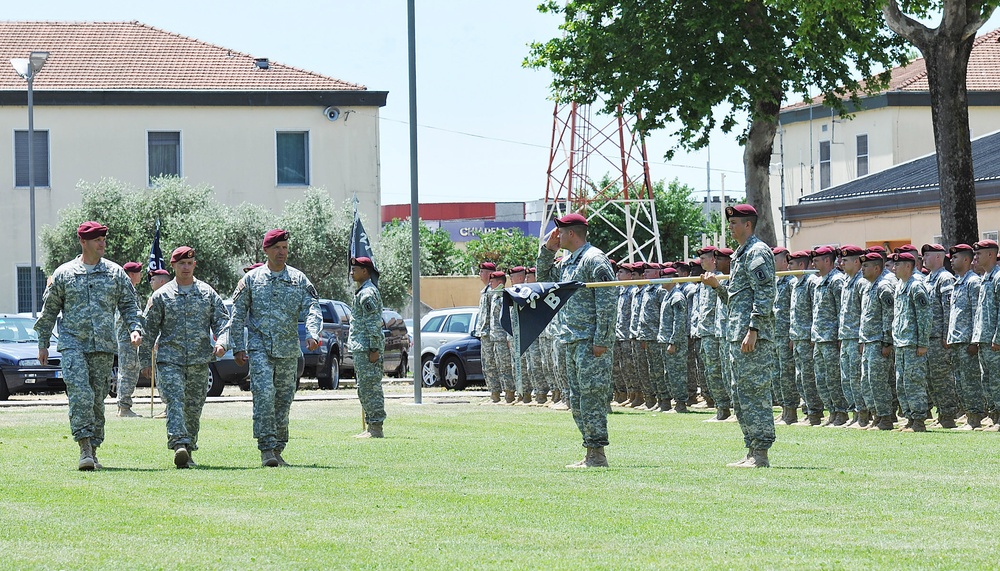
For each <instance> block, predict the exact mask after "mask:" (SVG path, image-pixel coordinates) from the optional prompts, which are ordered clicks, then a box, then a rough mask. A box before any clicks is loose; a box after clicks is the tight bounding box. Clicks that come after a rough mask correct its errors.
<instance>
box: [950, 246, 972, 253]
mask: <svg viewBox="0 0 1000 571" xmlns="http://www.w3.org/2000/svg"><path fill="white" fill-rule="evenodd" d="M971 251H972V246H970V245H968V244H955V245H954V246H952V247H951V248H949V249H948V252H950V253H951V255H952V256H954V255H955V254H957V253H959V252H971Z"/></svg>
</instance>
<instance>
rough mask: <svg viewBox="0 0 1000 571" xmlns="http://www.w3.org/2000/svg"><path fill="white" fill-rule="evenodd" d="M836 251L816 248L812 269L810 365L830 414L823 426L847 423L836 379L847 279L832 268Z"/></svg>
mask: <svg viewBox="0 0 1000 571" xmlns="http://www.w3.org/2000/svg"><path fill="white" fill-rule="evenodd" d="M836 259H837V251H836V250H834V249H833V248H831V247H829V246H821V247H819V248H816V250H815V251H814V253H813V265H814V266H816V269H817V270H819V283H817V284H816V292H815V294H814V297H813V328H812V341H813V361H814V362H815V366H816V387H817V388H818V389H819V394H820V397H821V398H822V399H823V404H824V405H826V408H827V409H828V410H829V411H830V416H829V418H827V419H826V422H825V423H824V424H823V426H830V425H833V426H841V425H843V424H846V423H847V398H846V397H845V396H844V389H843V387H842V385H841V378H840V340H839V337H838V333H839V330H840V312H841V307H840V303H841V292H842V291H843V290H844V283H845V282H846V281H847V278H846V277H845V276H844V272H842V271H840V270H838V269H837V268H836Z"/></svg>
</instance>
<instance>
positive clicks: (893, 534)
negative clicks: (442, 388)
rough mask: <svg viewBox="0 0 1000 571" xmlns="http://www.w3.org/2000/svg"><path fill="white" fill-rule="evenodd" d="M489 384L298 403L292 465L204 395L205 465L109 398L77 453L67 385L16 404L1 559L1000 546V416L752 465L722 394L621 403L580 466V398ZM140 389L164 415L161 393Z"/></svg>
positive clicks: (297, 563) (449, 563) (693, 558)
mask: <svg viewBox="0 0 1000 571" xmlns="http://www.w3.org/2000/svg"><path fill="white" fill-rule="evenodd" d="M410 390H412V389H410V388H409V387H395V388H390V389H389V392H390V393H393V391H395V394H396V395H397V396H400V397H404V395H406V394H408V393H409V391H410ZM304 393H312V394H314V395H322V394H331V393H329V392H323V393H321V392H320V391H303V392H302V393H300V395H302V394H304ZM351 394H353V391H347V390H341V391H336V395H337V396H340V397H347V396H350V395H351ZM477 394H482V393H449V394H447V395H446V394H445V393H442V392H438V391H437V390H436V389H430V390H427V391H425V404H423V405H422V406H413V405H412V404H409V403H411V402H412V399H410V398H408V397H407V398H391V399H388V400H387V403H386V406H387V411H388V414H389V419H388V420H387V421H386V424H385V431H386V435H387V438H386V439H384V440H357V439H354V438H352V437H351V436H352V435H353V434H355V433H357V432H359V431H360V428H361V424H360V418H359V406H358V402H357V400H351V399H341V400H303V401H301V402H296V403H295V404H294V405H293V407H292V420H291V442H290V443H289V445H288V448H287V449H286V451H285V454H284V456H285V459H286V460H288V461H289V462H290V463H291V464H293V465H292V466H291V467H288V468H262V467H261V466H260V456H259V454H258V452H257V450H256V446H255V442H254V440H253V439H252V437H251V419H250V411H251V408H250V403H249V402H246V401H238V402H215V401H213V402H209V403H208V404H207V405H206V408H205V413H204V417H203V421H202V431H201V436H200V446H201V449H200V450H199V451H197V452H195V453H194V459H195V460H196V461H197V462H198V463H199V467H198V468H196V469H192V470H177V469H175V468H174V467H173V464H172V461H171V459H172V456H171V453H170V452H169V451H168V450H167V449H166V435H165V428H164V421H162V420H154V419H150V418H140V419H122V418H117V417H113V416H109V418H108V424H107V432H108V436H107V440H106V442H105V444H104V446H102V447H101V449H100V454H99V456H100V459H101V461H102V463H103V464H104V465H105V469H104V470H102V471H97V472H79V471H77V470H76V461H77V447H76V445H75V444H74V443H73V442H72V440H71V439H70V436H69V433H68V432H69V431H68V424H69V423H68V420H67V418H66V408H65V406H31V407H5V408H2V409H0V483H2V484H0V489H2V493H0V514H2V515H0V567H2V568H4V569H85V568H89V569H424V570H426V569H572V570H578V569H653V568H664V569H963V570H969V569H995V568H996V567H997V564H998V561H1000V541H998V540H997V536H996V524H995V519H996V518H995V512H996V507H997V506H998V505H1000V475H998V472H1000V471H998V465H1000V458H998V455H997V453H996V451H997V449H998V446H1000V434H998V433H990V432H986V433H983V432H956V431H947V430H942V429H935V430H932V431H930V432H928V433H926V434H901V433H896V432H873V431H859V430H851V429H832V428H807V427H797V426H796V427H785V426H779V427H778V429H777V431H778V441H777V443H776V444H775V446H774V448H773V449H772V453H771V462H772V465H773V468H771V469H761V470H741V469H731V468H726V467H725V464H726V463H727V462H731V461H733V460H736V459H738V458H740V457H741V456H742V455H743V453H744V450H743V448H742V438H741V436H740V429H739V425H738V424H735V423H704V422H702V421H703V420H705V419H707V418H709V417H710V415H709V413H707V412H700V413H694V414H688V415H674V414H669V415H668V414H654V413H649V412H645V413H639V412H632V411H628V412H616V413H615V414H612V415H611V416H610V417H609V424H610V433H611V439H612V443H611V446H609V447H608V449H607V452H608V459H609V461H610V462H611V468H610V469H589V470H587V469H585V470H570V469H566V468H564V467H563V466H564V465H566V464H569V463H571V462H574V461H576V460H578V459H579V458H581V457H582V455H583V452H584V449H583V448H581V447H580V437H579V433H578V431H577V429H576V426H575V425H574V424H573V421H572V419H571V417H570V414H569V413H568V412H560V411H554V410H550V409H548V408H540V407H525V406H516V407H511V406H480V405H479V402H480V401H482V400H483V399H482V397H480V396H476V395H477ZM147 402H148V401H147ZM112 410H113V407H111V406H108V414H109V415H112V414H113V413H112V412H111V411H112ZM136 410H137V411H139V412H141V413H143V414H145V415H148V414H149V409H148V404H147V405H146V407H145V408H144V407H143V406H142V405H141V404H137V405H136ZM159 410H162V407H161V406H158V407H157V411H159ZM616 411H619V409H616Z"/></svg>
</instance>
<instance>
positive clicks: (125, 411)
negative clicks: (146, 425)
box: [118, 405, 139, 418]
mask: <svg viewBox="0 0 1000 571" xmlns="http://www.w3.org/2000/svg"><path fill="white" fill-rule="evenodd" d="M118 416H120V417H121V418H139V415H138V414H136V413H134V412H132V407H130V406H124V405H118Z"/></svg>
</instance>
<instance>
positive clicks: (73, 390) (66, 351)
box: [34, 221, 142, 470]
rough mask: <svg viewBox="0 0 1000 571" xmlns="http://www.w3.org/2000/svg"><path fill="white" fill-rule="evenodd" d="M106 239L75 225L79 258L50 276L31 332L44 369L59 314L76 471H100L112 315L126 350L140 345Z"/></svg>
mask: <svg viewBox="0 0 1000 571" xmlns="http://www.w3.org/2000/svg"><path fill="white" fill-rule="evenodd" d="M107 234H108V227H107V226H104V225H102V224H100V223H98V222H92V221H88V222H84V223H83V224H80V226H79V227H78V228H77V230H76V235H77V238H79V240H80V250H81V253H80V255H79V256H77V257H76V258H75V259H73V260H71V261H69V262H66V263H65V264H63V265H61V266H59V267H58V268H56V271H55V272H54V273H53V274H52V278H51V280H52V282H51V283H50V284H49V286H48V287H46V288H45V293H44V294H43V296H42V311H41V313H40V314H39V316H38V321H36V322H35V327H34V329H35V331H37V332H38V360H39V361H40V362H41V364H43V365H46V364H48V361H49V341H50V339H51V338H52V328H53V327H55V324H56V318H57V317H58V316H59V313H60V312H62V321H61V322H60V324H59V347H58V348H59V351H60V352H61V353H62V360H61V361H60V365H61V367H62V375H63V380H64V381H65V383H66V397H67V398H68V400H69V426H70V430H71V432H72V433H73V440H76V442H77V444H79V446H80V461H79V464H78V468H79V469H80V470H94V469H100V468H102V466H101V463H100V462H99V461H98V460H97V448H98V447H100V445H101V444H102V443H103V442H104V397H106V396H107V394H108V384H109V383H110V379H111V367H112V365H113V364H114V360H115V352H116V351H117V350H118V341H117V339H116V337H115V327H114V322H115V311H117V312H118V314H119V315H121V318H122V321H123V323H124V327H125V329H126V330H127V331H129V339H130V341H131V344H132V346H133V347H138V346H139V344H140V343H142V325H141V323H140V321H139V308H138V306H137V305H136V301H135V288H134V287H132V283H131V282H130V281H129V279H128V276H126V275H125V270H123V269H122V268H121V266H119V265H118V264H116V263H114V262H112V261H111V260H106V259H105V258H104V257H103V256H104V250H105V248H106V247H107Z"/></svg>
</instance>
